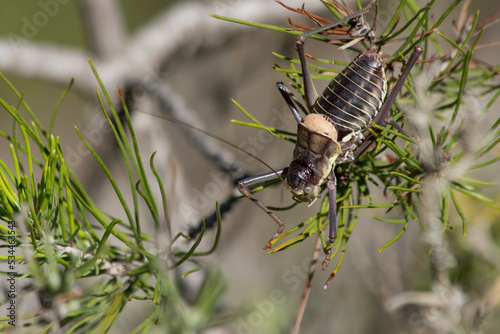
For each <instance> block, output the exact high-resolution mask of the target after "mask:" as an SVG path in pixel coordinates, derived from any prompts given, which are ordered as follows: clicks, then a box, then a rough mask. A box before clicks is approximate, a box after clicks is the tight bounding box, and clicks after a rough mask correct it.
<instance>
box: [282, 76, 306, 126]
mask: <svg viewBox="0 0 500 334" xmlns="http://www.w3.org/2000/svg"><path fill="white" fill-rule="evenodd" d="M276 86H277V87H278V89H279V91H280V93H281V95H282V96H283V98H284V99H285V101H286V104H287V105H288V108H290V110H291V111H292V114H293V117H295V120H297V122H299V123H300V122H302V116H301V115H300V113H299V111H298V110H297V108H296V107H295V103H293V100H292V97H293V94H292V92H291V91H290V90H289V89H288V88H286V86H285V84H284V83H282V82H277V83H276Z"/></svg>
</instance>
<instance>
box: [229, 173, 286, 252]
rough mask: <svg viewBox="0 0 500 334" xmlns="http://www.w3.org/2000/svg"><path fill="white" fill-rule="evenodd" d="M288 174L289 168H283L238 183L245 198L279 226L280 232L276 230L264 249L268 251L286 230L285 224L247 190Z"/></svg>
mask: <svg viewBox="0 0 500 334" xmlns="http://www.w3.org/2000/svg"><path fill="white" fill-rule="evenodd" d="M287 173H288V167H286V168H283V169H281V170H278V171H275V172H271V173H266V174H262V175H258V176H252V177H248V178H245V179H243V180H241V181H239V182H238V190H239V191H240V192H241V193H242V194H243V195H244V196H245V197H247V198H248V199H250V200H251V201H252V202H253V203H254V204H255V205H257V206H258V207H259V208H260V209H261V210H263V211H264V212H265V213H267V214H268V215H269V217H271V218H272V219H273V220H274V221H275V222H276V224H278V230H276V233H275V234H274V235H273V237H272V238H271V240H269V243H268V244H267V245H266V246H265V247H264V249H267V248H269V247H271V246H272V244H273V240H275V239H276V238H277V237H279V235H280V234H281V233H282V232H283V230H284V229H285V223H283V222H282V221H281V219H279V218H278V217H277V216H276V215H275V214H274V213H273V212H272V211H271V210H269V209H268V208H266V206H265V205H263V204H262V203H261V202H259V200H258V199H256V198H255V197H253V196H252V195H251V194H250V192H249V191H248V190H246V189H245V188H247V187H251V186H257V185H261V184H263V183H266V182H269V181H273V180H275V179H277V178H282V177H285V176H286V174H287Z"/></svg>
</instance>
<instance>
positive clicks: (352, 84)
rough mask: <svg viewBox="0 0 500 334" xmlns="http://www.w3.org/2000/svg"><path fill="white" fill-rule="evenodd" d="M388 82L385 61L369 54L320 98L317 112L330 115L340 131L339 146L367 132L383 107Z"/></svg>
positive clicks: (355, 63)
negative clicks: (360, 133)
mask: <svg viewBox="0 0 500 334" xmlns="http://www.w3.org/2000/svg"><path fill="white" fill-rule="evenodd" d="M386 93H387V81H386V79H385V73H384V68H383V62H382V59H380V57H379V55H378V54H377V53H376V52H372V51H368V52H364V53H361V54H360V55H359V56H357V57H356V58H355V59H354V60H353V61H352V62H351V63H350V64H349V66H347V67H346V68H344V70H343V71H342V72H341V73H339V74H338V75H337V76H336V77H335V79H333V80H332V81H331V82H330V84H329V85H328V87H326V89H325V91H324V92H323V94H322V95H321V96H320V97H319V98H318V101H317V102H316V104H315V106H314V111H315V112H317V113H320V114H326V115H328V116H329V117H330V118H331V120H332V121H333V123H334V124H335V125H336V127H337V131H338V133H339V139H338V140H339V142H341V141H348V140H349V139H350V138H351V136H352V135H353V134H356V133H358V132H359V131H363V130H364V129H365V128H366V127H367V126H368V125H369V124H370V121H371V120H373V118H374V117H375V116H376V115H377V113H378V111H379V110H380V108H381V107H382V103H383V102H384V99H385V95H386Z"/></svg>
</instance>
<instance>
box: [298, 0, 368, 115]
mask: <svg viewBox="0 0 500 334" xmlns="http://www.w3.org/2000/svg"><path fill="white" fill-rule="evenodd" d="M375 2H376V0H372V1H371V2H370V3H369V4H368V5H366V7H365V8H362V9H360V10H358V11H357V12H355V13H353V14H350V15H347V16H344V17H343V18H341V19H340V20H337V21H335V22H332V23H330V24H327V25H324V26H322V27H319V28H316V29H313V30H309V31H307V32H305V33H303V34H302V35H300V36H299V37H297V39H296V40H295V44H296V45H297V52H298V53H299V59H300V66H301V69H302V77H303V82H304V93H305V98H306V102H307V105H308V106H309V108H311V109H312V108H313V106H314V103H315V102H316V100H317V98H318V93H317V92H316V89H315V88H314V85H313V83H312V79H311V74H310V73H309V69H308V68H307V60H306V54H305V51H304V43H305V41H306V38H307V37H309V36H312V35H314V34H317V33H320V32H323V31H326V30H329V29H332V28H334V27H336V26H338V25H340V24H342V23H343V22H348V21H350V20H352V19H354V18H357V17H359V16H362V15H364V14H366V13H368V11H369V10H370V8H371V7H372V6H373V4H374V3H375ZM342 38H345V36H342Z"/></svg>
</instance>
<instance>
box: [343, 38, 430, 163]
mask: <svg viewBox="0 0 500 334" xmlns="http://www.w3.org/2000/svg"><path fill="white" fill-rule="evenodd" d="M422 52H424V50H423V49H422V47H421V46H420V45H417V46H416V47H415V49H414V50H413V52H412V54H411V55H410V58H409V59H408V62H407V63H406V66H405V68H404V69H403V71H402V72H401V75H400V76H399V79H398V81H397V82H396V85H395V86H394V88H393V89H392V91H391V94H389V96H388V97H387V99H386V100H385V102H384V105H383V106H382V108H380V111H379V112H378V114H377V116H375V118H374V119H373V123H375V124H377V125H387V124H389V123H393V122H394V120H392V119H390V118H388V114H389V110H391V107H392V104H393V103H394V101H395V100H396V97H397V96H398V94H399V91H400V90H401V88H402V87H403V84H404V82H405V80H406V77H408V74H409V73H410V71H411V69H412V68H413V66H414V65H415V63H416V62H417V60H418V58H419V57H420V55H421V54H422ZM393 124H394V123H393ZM398 127H399V125H398ZM399 128H400V127H399ZM400 130H402V129H401V128H400ZM403 133H404V131H403ZM372 139H373V138H372V136H371V134H370V136H369V137H368V138H367V139H366V140H365V141H364V142H363V144H361V145H360V146H359V147H358V148H357V149H356V151H354V156H353V161H354V160H356V159H358V158H359V156H360V155H361V154H363V153H364V151H365V150H366V149H367V148H368V146H370V144H371V143H372V141H373V140H372ZM346 162H350V161H346Z"/></svg>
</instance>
